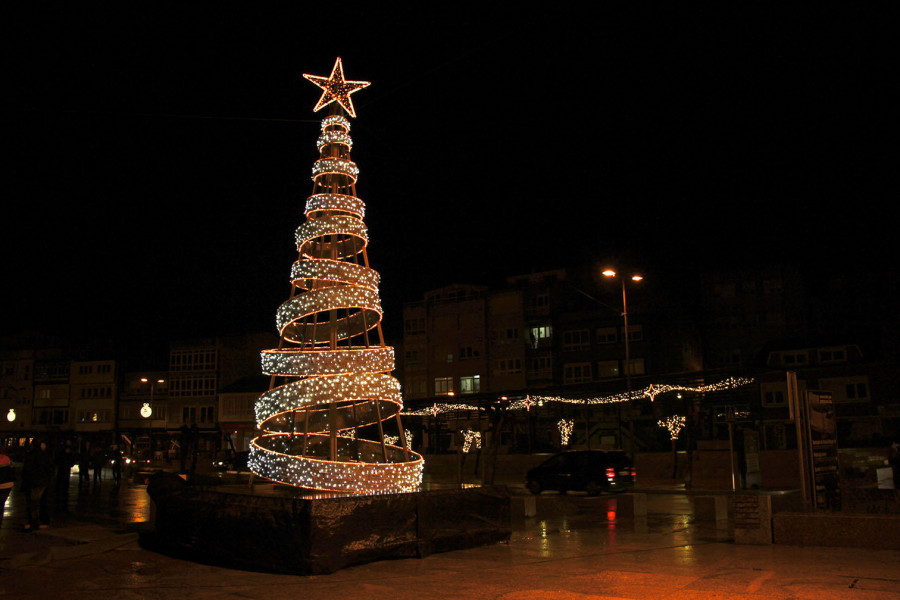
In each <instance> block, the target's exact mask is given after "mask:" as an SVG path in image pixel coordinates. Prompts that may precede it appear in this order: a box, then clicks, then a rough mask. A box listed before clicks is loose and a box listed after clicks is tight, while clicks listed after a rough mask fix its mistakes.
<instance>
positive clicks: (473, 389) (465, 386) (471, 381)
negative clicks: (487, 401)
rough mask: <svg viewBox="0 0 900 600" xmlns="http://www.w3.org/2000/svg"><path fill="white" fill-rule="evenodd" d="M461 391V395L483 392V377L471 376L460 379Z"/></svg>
mask: <svg viewBox="0 0 900 600" xmlns="http://www.w3.org/2000/svg"><path fill="white" fill-rule="evenodd" d="M459 391H460V393H461V394H477V393H478V392H480V391H481V375H471V376H468V377H460V378H459Z"/></svg>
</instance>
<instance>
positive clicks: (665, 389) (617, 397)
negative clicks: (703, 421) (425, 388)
mask: <svg viewBox="0 0 900 600" xmlns="http://www.w3.org/2000/svg"><path fill="white" fill-rule="evenodd" d="M755 381H756V380H755V379H753V378H751V377H729V378H728V379H725V380H723V381H720V382H718V383H711V384H708V385H700V386H685V385H667V384H653V385H649V386H647V387H646V388H644V389H642V390H635V391H632V392H631V396H630V398H631V399H632V400H638V399H641V398H650V400H651V402H652V401H654V400H655V399H656V396H658V395H660V394H667V393H670V392H682V391H686V392H697V393H704V394H710V393H715V392H722V391H726V390H732V389H736V388H740V387H744V386H747V385H750V384H752V383H754V382H755ZM628 399H629V395H628V393H627V392H622V393H619V394H613V395H610V396H599V397H595V398H567V397H565V396H537V395H528V396H525V397H524V398H519V399H516V400H512V401H510V403H509V405H508V406H507V407H506V409H507V410H511V411H512V410H523V409H524V410H526V411H530V410H531V408H532V407H534V406H544V404H545V403H559V404H580V405H588V406H590V405H596V404H617V403H620V402H628ZM483 410H484V408H483V407H481V406H478V405H476V404H459V403H455V404H449V403H448V404H444V403H435V404H434V405H432V406H429V407H428V408H422V409H418V410H410V411H405V412H404V413H403V414H404V415H411V416H435V417H436V416H438V415H441V414H444V413H449V412H456V411H483Z"/></svg>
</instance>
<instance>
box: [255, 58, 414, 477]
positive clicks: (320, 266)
mask: <svg viewBox="0 0 900 600" xmlns="http://www.w3.org/2000/svg"><path fill="white" fill-rule="evenodd" d="M305 77H306V78H307V79H309V80H310V81H312V82H313V83H315V84H316V85H318V86H319V87H320V88H322V90H323V94H322V98H321V99H320V101H319V105H317V107H316V110H318V109H319V108H321V107H322V106H325V105H327V104H330V103H332V102H335V103H336V104H335V107H337V106H340V107H342V108H343V109H344V110H346V111H347V112H348V113H349V114H350V115H351V116H355V114H354V112H353V108H352V106H353V105H352V103H351V102H350V101H349V94H350V93H352V92H355V91H357V90H358V89H361V88H363V87H365V86H367V85H369V84H368V83H367V82H357V81H345V80H344V78H343V67H342V65H341V61H340V59H338V60H337V62H336V63H335V67H334V70H332V74H331V77H330V78H325V77H317V76H311V75H306V76H305ZM335 112H336V113H340V112H341V109H340V108H335ZM349 133H350V123H349V121H347V119H346V118H345V117H344V116H343V115H341V114H333V115H330V116H328V117H326V118H325V119H323V120H322V134H321V135H320V137H319V139H318V141H317V145H318V148H319V154H320V157H319V159H318V160H317V161H316V163H315V165H314V167H313V174H312V179H313V182H314V183H313V194H312V195H311V196H310V197H309V198H308V200H307V202H306V213H305V214H306V221H305V222H304V223H303V224H302V225H300V227H299V228H298V229H297V233H296V240H295V241H296V245H297V250H298V252H299V258H298V260H297V262H295V263H294V264H293V266H292V268H291V278H290V279H291V296H290V298H289V299H288V300H287V301H285V302H284V303H283V304H282V305H281V306H280V307H279V308H278V310H277V312H276V319H275V321H276V327H277V329H278V332H279V335H280V336H281V340H282V341H281V343H280V344H279V347H278V348H274V349H269V350H264V351H263V352H262V354H261V358H262V370H263V372H264V373H265V374H267V375H270V376H271V384H270V387H269V390H268V391H267V392H265V393H263V394H262V395H261V396H260V398H259V400H258V401H257V402H256V406H255V410H256V422H257V426H258V427H259V429H260V435H259V436H258V437H256V438H255V439H254V440H253V442H252V443H251V447H250V458H249V460H248V465H249V466H250V469H251V470H252V471H253V472H254V473H255V474H257V475H259V476H261V477H265V478H267V479H270V480H272V481H276V482H280V483H285V484H288V485H292V486H296V487H301V488H306V489H312V490H323V491H329V492H346V493H354V494H384V493H397V492H410V491H415V490H416V489H418V487H419V485H420V484H421V481H422V465H423V460H422V457H421V456H420V455H419V454H416V453H415V452H413V451H412V450H410V448H409V443H410V438H411V436H410V435H409V433H408V431H407V430H404V429H403V427H402V425H401V421H400V411H401V410H402V409H403V400H402V398H401V396H400V383H399V382H398V381H397V380H396V379H395V378H394V377H392V376H391V375H390V372H391V371H392V370H393V369H394V351H393V348H391V347H389V346H386V345H385V344H384V338H383V335H382V332H381V318H382V310H381V299H380V296H379V293H378V285H379V282H380V278H379V275H378V272H377V271H375V270H373V269H371V268H370V267H369V264H368V263H369V261H368V255H367V254H366V247H367V245H368V233H367V230H366V226H365V224H364V223H363V221H362V218H363V215H364V214H365V206H364V203H363V202H362V200H360V199H359V197H358V196H357V195H356V180H357V178H358V176H359V169H358V168H357V166H356V164H355V163H353V162H352V161H351V160H350V149H351V147H352V141H351V140H350V134H349ZM391 419H393V420H395V421H396V425H397V431H399V432H400V434H399V435H397V436H391V435H388V434H385V433H384V431H383V423H384V422H385V421H388V420H391ZM370 426H371V427H377V429H378V436H377V438H375V439H365V438H363V437H361V433H362V432H361V430H360V428H363V427H370Z"/></svg>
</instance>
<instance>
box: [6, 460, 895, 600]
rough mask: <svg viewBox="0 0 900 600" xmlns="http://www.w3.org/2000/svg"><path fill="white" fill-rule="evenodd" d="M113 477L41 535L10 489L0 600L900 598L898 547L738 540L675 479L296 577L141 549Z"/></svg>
mask: <svg viewBox="0 0 900 600" xmlns="http://www.w3.org/2000/svg"><path fill="white" fill-rule="evenodd" d="M111 483H112V482H111V481H103V483H102V485H101V486H100V487H99V489H94V488H90V489H85V490H81V491H80V492H79V490H78V487H77V482H76V481H75V479H74V478H73V480H72V485H71V486H70V489H69V494H68V498H67V501H66V502H65V504H63V503H62V502H59V503H56V506H55V508H56V510H55V511H53V518H52V522H51V527H49V528H47V529H42V530H41V531H39V532H35V533H24V532H23V531H22V525H23V522H24V519H23V515H22V512H23V508H22V496H21V495H20V494H18V493H16V492H14V493H13V495H12V496H11V497H10V500H9V502H8V503H7V507H6V516H5V518H4V519H3V524H2V529H0V598H16V599H22V600H25V599H30V598H35V599H38V598H40V599H44V598H90V599H91V600H101V599H102V600H108V599H118V598H125V599H131V598H135V599H137V598H146V599H155V598H178V599H191V598H202V599H206V598H227V599H230V598H234V599H238V598H241V599H248V598H251V599H252V598H259V599H265V600H275V599H279V598H292V599H294V598H304V599H317V598H330V599H331V598H357V597H358V598H371V599H379V598H384V599H391V600H404V599H407V598H410V599H412V598H415V599H417V600H421V599H423V598H466V599H481V598H491V599H522V600H532V599H535V600H536V599H563V598H565V599H578V600H584V599H614V598H667V599H668V598H672V599H679V598H717V599H730V598H785V599H787V598H814V599H816V600H822V599H825V598H828V599H830V598H853V599H888V598H890V599H894V600H896V599H897V598H900V552H897V551H888V550H862V549H853V548H823V547H808V548H804V547H796V546H775V545H766V546H748V545H736V544H735V543H734V542H733V530H732V529H731V526H730V525H729V524H725V523H720V524H719V525H718V526H716V525H715V524H712V523H706V524H704V523H698V522H695V521H694V519H693V515H692V513H691V502H690V498H689V496H688V494H686V493H684V492H674V491H673V490H670V489H669V490H667V489H662V488H657V489H649V490H646V491H647V492H648V496H647V512H648V515H647V517H646V518H639V519H624V518H621V517H620V516H619V515H617V513H616V498H615V496H600V497H598V498H587V497H584V496H578V495H574V494H573V495H572V496H571V498H570V499H559V498H557V497H551V496H550V495H549V494H548V493H545V494H544V495H543V496H542V497H541V499H542V500H543V501H542V502H541V503H539V506H540V507H544V508H543V509H539V512H538V515H537V516H536V517H534V518H528V519H525V520H524V521H523V522H519V523H518V524H517V525H516V528H515V530H514V532H513V535H512V537H511V539H510V541H509V542H508V543H497V544H492V545H489V546H484V547H480V548H474V549H469V550H459V551H454V552H447V553H443V554H435V555H432V556H428V557H426V558H423V559H402V560H388V561H381V562H376V563H370V564H365V565H359V566H355V567H350V568H347V569H343V570H341V571H338V572H336V573H332V574H330V575H315V576H291V575H272V574H266V573H255V572H248V571H237V570H229V569H223V568H220V567H215V566H210V565H202V564H197V563H193V562H187V561H183V560H179V559H176V558H172V557H169V556H165V555H162V554H157V553H154V552H151V551H148V550H145V549H143V548H142V547H141V545H140V543H139V537H140V535H139V534H140V531H141V530H142V529H146V528H148V527H149V526H150V525H149V523H148V521H149V519H150V517H151V508H150V500H149V498H148V497H147V495H146V487H145V486H143V485H132V484H123V486H122V488H121V489H119V490H114V489H113V488H112V485H111ZM513 493H520V494H524V493H525V492H524V490H523V489H521V488H513ZM53 508H54V503H53V502H51V509H53Z"/></svg>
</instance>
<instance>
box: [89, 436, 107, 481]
mask: <svg viewBox="0 0 900 600" xmlns="http://www.w3.org/2000/svg"><path fill="white" fill-rule="evenodd" d="M91 464H92V465H93V467H94V486H99V485H100V482H101V481H102V480H103V467H104V466H106V452H104V451H103V450H102V449H101V448H100V447H99V446H98V447H95V448H94V450H93V452H91Z"/></svg>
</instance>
